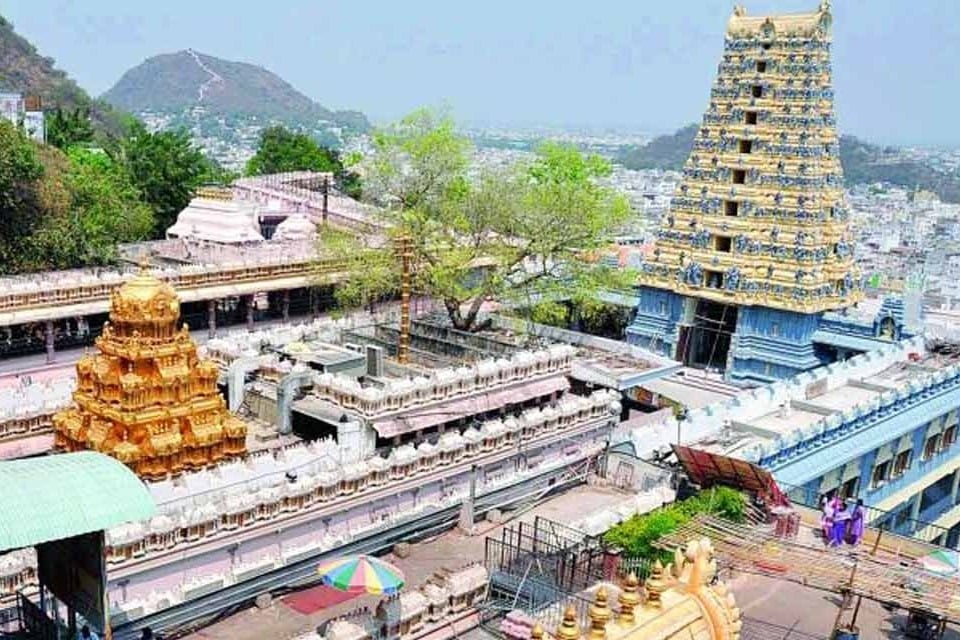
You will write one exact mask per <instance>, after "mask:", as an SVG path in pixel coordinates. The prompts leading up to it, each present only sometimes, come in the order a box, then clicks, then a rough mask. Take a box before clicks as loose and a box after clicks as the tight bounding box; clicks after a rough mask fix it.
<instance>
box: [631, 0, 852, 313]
mask: <svg viewBox="0 0 960 640" xmlns="http://www.w3.org/2000/svg"><path fill="white" fill-rule="evenodd" d="M830 25H831V17H830V11H829V6H828V5H827V4H826V3H824V4H822V5H821V6H820V8H819V10H818V11H816V12H813V13H809V14H800V15H786V16H773V17H751V16H747V15H746V13H745V12H744V11H743V9H742V8H739V7H738V8H737V9H736V10H735V11H734V14H733V16H731V18H730V20H729V22H728V24H727V34H726V39H725V46H724V52H723V57H722V59H721V61H720V65H719V69H718V72H717V77H716V81H715V83H714V86H713V90H712V91H711V97H710V105H709V107H708V109H707V111H706V113H705V114H704V116H703V123H702V124H701V126H700V130H699V132H698V133H697V136H696V138H695V140H694V143H693V150H692V152H691V154H690V157H689V158H688V159H687V163H686V165H685V166H684V169H683V178H682V180H681V182H680V185H679V187H678V189H677V192H676V193H675V195H674V197H673V199H672V201H671V208H670V212H669V214H668V215H667V216H665V218H664V220H663V223H662V226H661V229H660V230H659V232H658V234H657V240H656V248H655V250H654V254H653V257H652V259H651V260H650V261H649V262H648V263H647V264H646V265H645V266H644V271H643V274H642V275H641V277H640V282H641V284H644V285H648V286H653V287H662V288H666V289H669V290H672V291H675V292H677V293H683V294H689V295H696V296H698V297H703V298H709V299H713V300H716V301H719V302H724V303H729V304H742V305H763V306H765V307H769V308H774V309H783V310H790V311H799V312H803V313H812V312H818V311H825V310H828V309H836V308H840V307H844V306H847V305H849V304H851V303H852V302H854V301H856V300H857V299H858V297H859V296H860V287H859V276H858V274H857V272H856V270H855V268H854V264H853V240H852V237H851V233H850V229H849V213H848V210H847V207H846V205H845V203H844V197H843V172H842V169H841V167H840V156H839V150H838V139H837V130H836V119H835V117H834V108H833V86H832V81H831V66H830Z"/></svg>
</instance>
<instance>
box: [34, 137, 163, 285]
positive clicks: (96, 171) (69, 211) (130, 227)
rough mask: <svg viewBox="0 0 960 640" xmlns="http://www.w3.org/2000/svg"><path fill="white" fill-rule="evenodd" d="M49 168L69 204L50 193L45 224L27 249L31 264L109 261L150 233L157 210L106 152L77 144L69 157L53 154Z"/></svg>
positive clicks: (64, 265) (51, 266) (44, 266)
mask: <svg viewBox="0 0 960 640" xmlns="http://www.w3.org/2000/svg"><path fill="white" fill-rule="evenodd" d="M46 171H47V175H48V176H49V177H50V179H51V185H50V188H51V189H53V188H54V186H55V185H56V184H57V183H60V184H62V185H63V187H64V188H65V190H66V193H67V194H68V196H69V202H68V206H67V207H62V205H59V206H54V202H55V200H54V199H55V198H59V197H60V196H59V194H58V193H56V192H54V193H51V194H48V196H47V197H46V203H47V209H46V211H45V215H44V218H43V222H42V223H41V224H40V226H39V227H38V228H37V230H36V232H35V233H34V235H33V236H32V237H31V238H30V240H29V242H28V247H27V250H26V251H25V260H26V261H27V263H26V264H25V265H24V266H25V267H26V268H31V269H65V268H72V267H78V266H93V265H104V264H109V263H111V262H113V261H114V260H115V259H116V256H117V245H118V244H119V243H124V242H134V241H138V240H144V239H146V238H148V237H149V236H150V233H151V231H152V229H153V212H152V211H151V209H150V207H149V206H148V205H146V204H144V203H143V202H142V201H141V200H140V193H139V191H138V190H137V188H136V186H135V185H134V184H133V181H132V180H131V178H130V175H129V174H128V173H127V172H126V170H125V168H124V167H123V166H121V165H120V164H119V163H117V162H116V161H115V160H113V159H112V158H111V157H110V156H108V155H107V154H106V153H104V152H103V151H100V150H88V149H83V148H80V147H73V148H71V149H70V150H69V151H68V152H67V155H66V156H64V155H63V154H59V153H52V154H48V157H47V159H46Z"/></svg>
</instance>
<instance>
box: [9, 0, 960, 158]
mask: <svg viewBox="0 0 960 640" xmlns="http://www.w3.org/2000/svg"><path fill="white" fill-rule="evenodd" d="M739 1H740V2H741V3H742V4H744V5H745V6H746V8H747V12H748V14H753V15H756V14H765V13H785V12H795V11H807V10H812V9H814V8H815V7H816V5H817V2H818V0H739ZM733 4H734V2H733V0H578V1H576V2H572V1H567V0H550V1H546V0H480V1H477V2H465V1H464V0H406V1H398V0H376V1H369V0H268V1H266V2H262V1H261V2H255V1H254V0H229V1H226V0H159V1H157V0H151V1H149V2H148V1H146V0H0V15H3V16H4V17H6V18H7V19H8V20H10V21H11V22H13V24H14V27H15V28H16V30H17V31H18V32H19V33H20V34H21V35H24V36H25V37H27V38H28V39H30V40H31V41H32V42H33V44H34V45H35V46H36V47H37V48H38V49H39V50H40V52H41V53H42V54H43V55H46V56H51V57H53V58H54V59H55V60H56V61H57V64H58V66H59V67H60V68H62V69H64V70H65V71H67V72H68V73H69V74H71V75H72V76H73V77H74V78H75V79H76V80H77V81H78V82H79V83H80V85H81V86H83V87H84V88H85V89H87V90H88V91H90V92H91V93H93V94H95V95H99V94H101V93H103V92H104V91H106V90H107V89H109V88H110V87H111V86H112V85H113V83H115V82H116V81H117V80H118V79H119V78H120V76H121V75H122V74H123V72H124V71H126V70H127V69H129V68H130V67H133V66H135V65H136V64H138V63H140V62H141V61H142V60H144V59H145V58H147V57H150V56H152V55H156V54H159V53H169V52H173V51H179V50H182V49H186V48H188V47H189V48H193V49H195V50H197V51H199V52H201V53H206V54H210V55H213V56H217V57H220V58H226V59H230V60H239V61H243V62H251V63H254V64H258V65H261V66H263V67H266V68H267V69H269V70H271V71H273V72H275V73H277V74H278V75H280V76H281V77H282V78H284V79H285V80H287V81H288V82H290V83H291V84H292V85H293V86H294V87H296V88H297V89H299V90H300V91H301V92H303V93H305V94H306V95H308V96H309V97H311V98H313V99H314V100H316V101H318V102H320V103H321V104H323V105H324V106H328V107H332V108H337V109H344V108H349V109H359V110H361V111H363V112H365V113H366V114H367V115H368V116H369V117H370V118H371V119H373V120H374V121H377V122H383V121H389V120H393V119H396V118H399V117H401V116H402V115H404V114H405V113H408V112H409V111H411V110H413V109H416V108H417V107H420V106H446V107H449V108H450V109H451V110H452V112H453V114H454V116H455V117H456V118H457V119H458V120H459V121H461V122H464V123H467V124H485V125H502V126H534V125H542V126H576V127H589V128H593V129H596V130H603V129H607V128H616V129H620V130H630V131H640V132H653V133H660V132H668V131H672V130H673V129H675V128H677V127H680V126H682V125H684V124H687V123H690V122H694V121H699V120H700V117H701V115H702V113H703V111H704V109H705V108H706V106H707V102H708V97H709V92H710V85H711V83H712V80H713V76H714V74H715V72H716V67H717V63H718V62H719V61H720V55H721V51H722V47H723V34H724V30H725V27H726V21H727V18H728V17H729V15H730V13H731V10H732V7H733ZM833 14H834V30H833V36H834V88H835V92H836V105H837V117H838V121H839V128H840V130H841V132H842V133H852V134H855V135H858V136H861V137H864V138H865V139H868V140H870V141H874V142H881V143H889V144H906V145H927V146H960V126H958V124H957V120H956V116H955V114H956V113H957V103H958V94H960V83H958V82H957V80H956V73H957V70H958V67H960V64H958V63H960V1H958V0H834V2H833Z"/></svg>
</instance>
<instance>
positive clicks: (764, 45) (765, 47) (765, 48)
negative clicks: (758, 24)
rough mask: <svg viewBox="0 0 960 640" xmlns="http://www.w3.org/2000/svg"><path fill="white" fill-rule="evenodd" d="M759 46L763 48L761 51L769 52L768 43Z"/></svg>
mask: <svg viewBox="0 0 960 640" xmlns="http://www.w3.org/2000/svg"><path fill="white" fill-rule="evenodd" d="M760 46H762V47H763V50H764V51H769V50H770V43H769V42H764V43H763V44H762V45H760Z"/></svg>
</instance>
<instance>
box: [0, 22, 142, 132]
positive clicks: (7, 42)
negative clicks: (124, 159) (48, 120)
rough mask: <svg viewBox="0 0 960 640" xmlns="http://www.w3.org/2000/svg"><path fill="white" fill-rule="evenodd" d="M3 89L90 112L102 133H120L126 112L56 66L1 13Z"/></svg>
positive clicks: (46, 105) (51, 104)
mask: <svg viewBox="0 0 960 640" xmlns="http://www.w3.org/2000/svg"><path fill="white" fill-rule="evenodd" d="M0 91H9V92H13V93H21V94H24V95H39V96H40V97H41V98H43V106H44V109H46V110H52V109H55V108H57V107H61V108H63V109H64V110H73V109H76V108H80V109H86V110H89V112H90V118H91V120H92V121H93V124H94V128H95V130H96V131H97V132H98V133H100V134H101V135H109V136H119V135H120V134H121V133H122V132H123V130H124V126H123V121H124V114H122V113H120V112H118V111H117V110H116V109H114V108H113V107H111V106H110V105H109V104H107V103H105V102H103V101H102V100H94V99H93V98H91V97H90V96H89V95H88V94H87V92H86V91H84V90H83V89H81V88H80V87H79V86H77V83H76V82H74V81H73V80H72V79H71V78H70V76H68V75H67V74H66V72H64V71H63V70H61V69H57V68H56V67H55V66H54V61H53V59H52V58H48V57H45V56H43V55H41V54H40V53H39V52H38V51H37V49H36V47H34V46H33V45H32V44H31V43H30V42H29V41H28V40H27V39H26V38H24V37H22V36H20V35H18V34H17V33H16V31H14V29H13V25H12V24H11V23H10V22H8V21H7V20H5V19H4V18H3V17H2V16H0Z"/></svg>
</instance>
